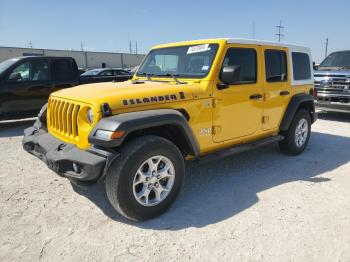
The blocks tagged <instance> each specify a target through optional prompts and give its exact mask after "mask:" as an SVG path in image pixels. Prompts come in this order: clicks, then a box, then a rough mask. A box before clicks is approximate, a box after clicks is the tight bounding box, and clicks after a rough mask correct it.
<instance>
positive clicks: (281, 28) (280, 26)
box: [276, 20, 284, 42]
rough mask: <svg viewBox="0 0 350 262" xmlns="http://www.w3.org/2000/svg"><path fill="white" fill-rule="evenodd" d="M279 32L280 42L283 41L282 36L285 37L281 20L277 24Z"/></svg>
mask: <svg viewBox="0 0 350 262" xmlns="http://www.w3.org/2000/svg"><path fill="white" fill-rule="evenodd" d="M276 28H277V30H278V33H277V34H276V35H277V36H278V42H281V38H282V37H284V34H282V33H283V30H284V26H282V21H281V20H280V24H279V25H277V26H276Z"/></svg>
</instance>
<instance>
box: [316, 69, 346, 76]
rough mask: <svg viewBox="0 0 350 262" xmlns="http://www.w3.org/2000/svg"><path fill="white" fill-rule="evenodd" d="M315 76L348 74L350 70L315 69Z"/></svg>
mask: <svg viewBox="0 0 350 262" xmlns="http://www.w3.org/2000/svg"><path fill="white" fill-rule="evenodd" d="M314 75H315V76H350V70H345V69H343V70H315V71H314Z"/></svg>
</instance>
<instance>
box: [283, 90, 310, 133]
mask: <svg viewBox="0 0 350 262" xmlns="http://www.w3.org/2000/svg"><path fill="white" fill-rule="evenodd" d="M301 108H302V109H306V110H307V111H308V112H309V113H310V117H311V123H314V122H315V121H316V119H317V116H316V112H315V103H314V99H313V97H312V95H310V94H304V93H302V94H296V95H294V96H293V97H292V98H291V100H290V102H289V104H288V107H287V109H286V112H285V113H284V116H283V119H282V121H281V124H280V131H287V130H288V129H289V126H290V124H291V123H292V120H293V117H294V115H295V113H296V112H297V111H298V110H299V109H301Z"/></svg>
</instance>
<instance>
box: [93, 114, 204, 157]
mask: <svg viewBox="0 0 350 262" xmlns="http://www.w3.org/2000/svg"><path fill="white" fill-rule="evenodd" d="M183 112H186V111H184V110H183V109H181V110H174V109H158V110H147V111H141V112H131V113H123V114H119V115H115V116H110V117H106V118H103V119H102V120H101V121H100V122H99V123H98V124H97V125H96V126H95V128H94V129H93V130H92V131H91V133H90V135H89V143H91V144H93V145H95V146H99V147H107V148H118V147H120V146H121V145H123V144H125V143H126V142H128V141H130V140H131V139H133V138H135V137H138V136H142V135H157V136H160V137H163V138H166V139H168V140H170V141H171V142H172V143H174V144H175V145H176V146H177V147H178V148H179V149H180V151H181V152H182V154H183V155H184V156H186V155H188V154H189V155H193V156H194V157H195V158H198V157H199V145H198V142H197V140H196V138H195V136H194V134H193V132H192V130H191V128H190V126H189V124H188V120H189V116H188V114H187V112H186V114H184V113H183ZM99 129H101V130H108V131H113V132H115V131H124V132H125V134H124V135H123V137H121V138H119V139H115V140H103V139H100V138H97V137H96V136H95V133H96V131H97V130H99Z"/></svg>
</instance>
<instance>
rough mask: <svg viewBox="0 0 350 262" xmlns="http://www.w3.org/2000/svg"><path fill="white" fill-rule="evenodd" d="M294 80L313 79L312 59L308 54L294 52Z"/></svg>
mask: <svg viewBox="0 0 350 262" xmlns="http://www.w3.org/2000/svg"><path fill="white" fill-rule="evenodd" d="M292 60H293V78H294V80H309V79H311V69H310V57H309V55H308V54H305V53H299V52H293V53H292Z"/></svg>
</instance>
